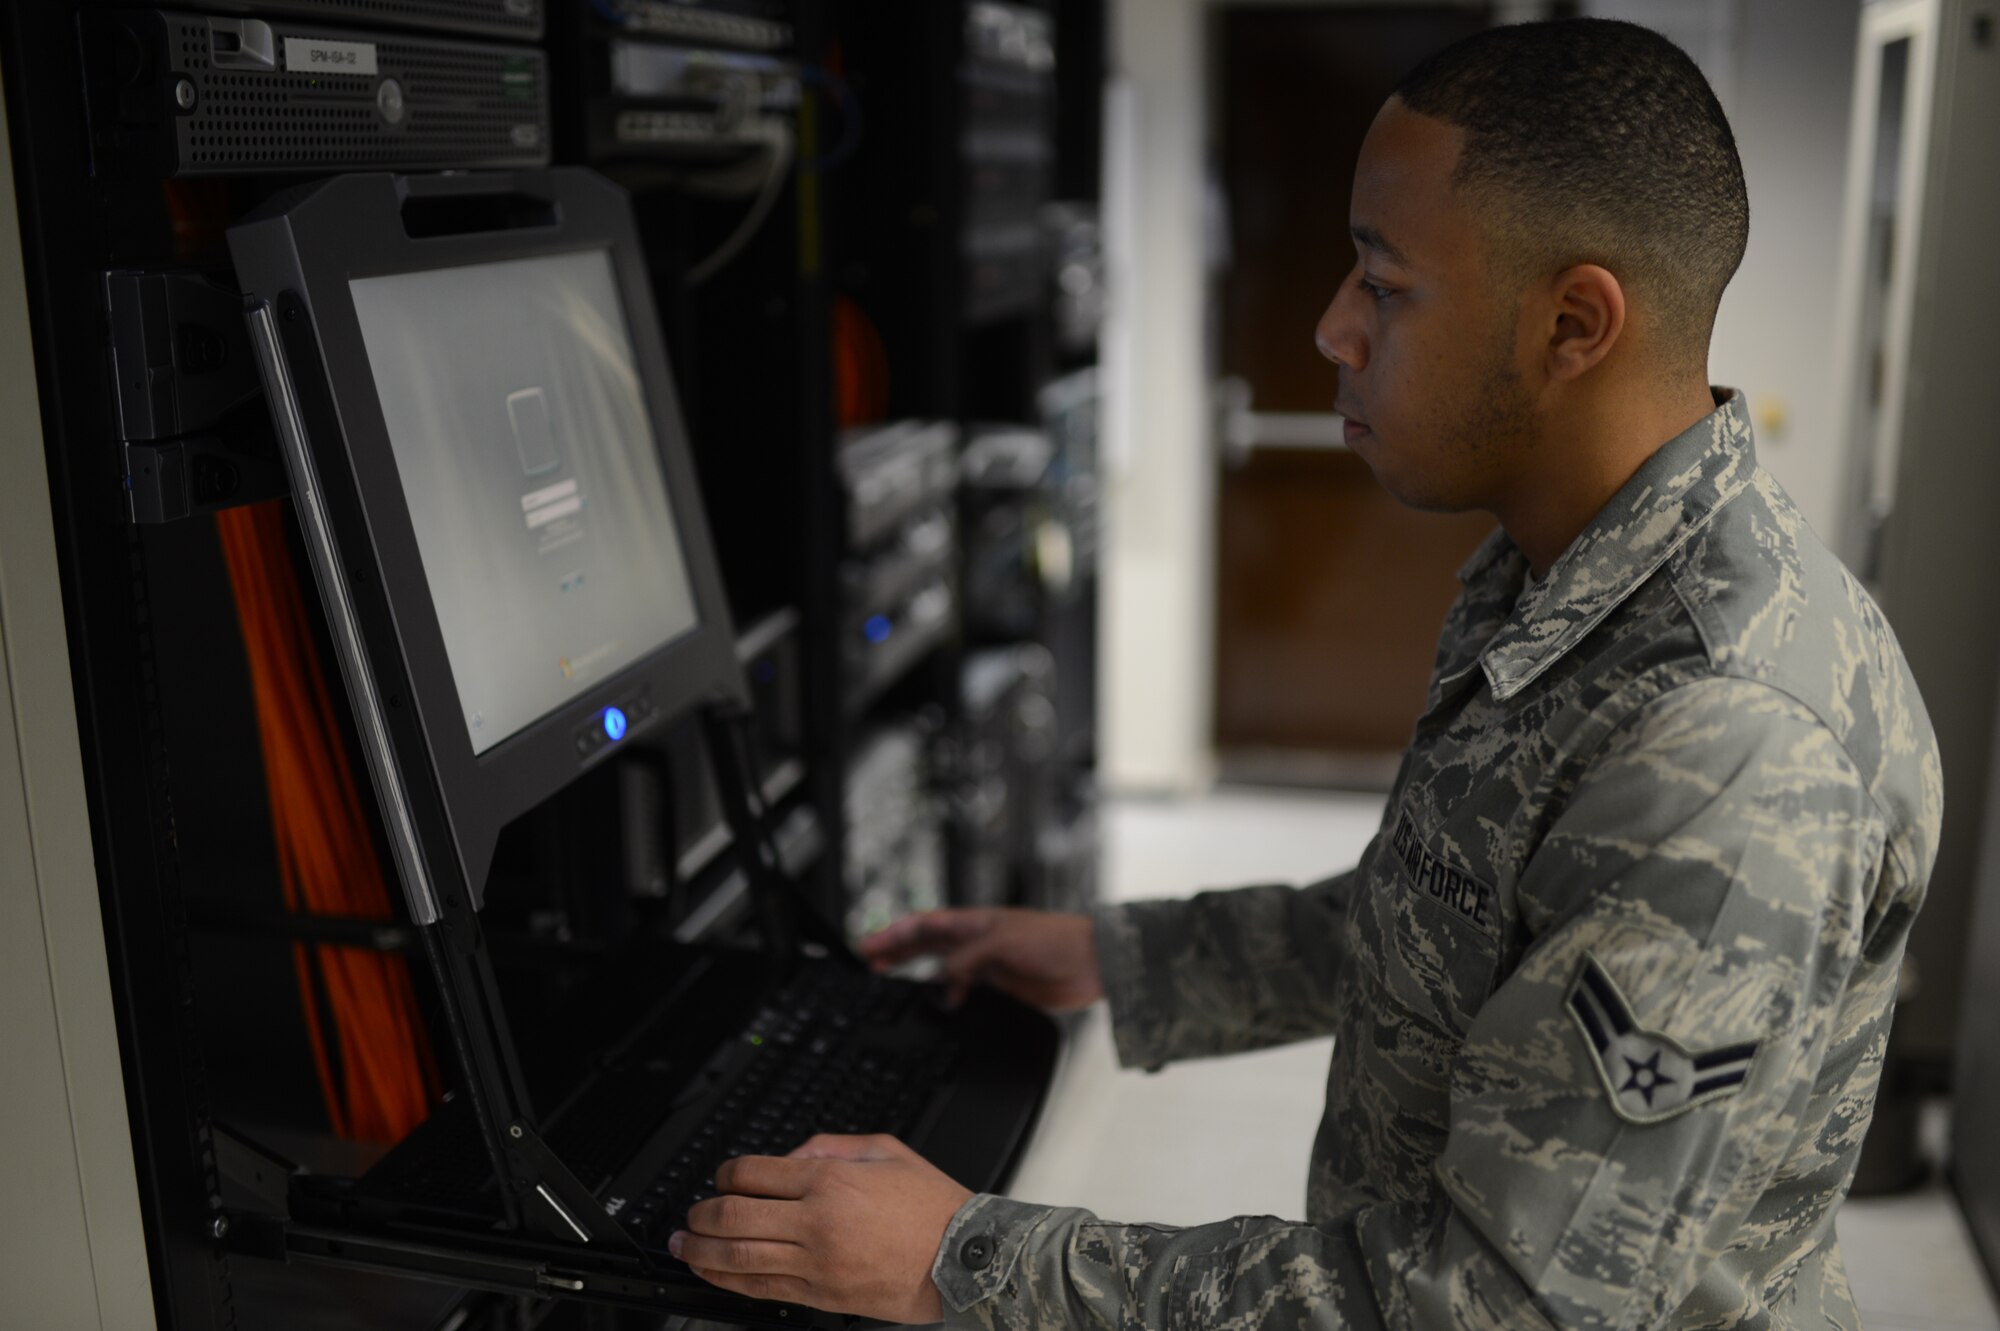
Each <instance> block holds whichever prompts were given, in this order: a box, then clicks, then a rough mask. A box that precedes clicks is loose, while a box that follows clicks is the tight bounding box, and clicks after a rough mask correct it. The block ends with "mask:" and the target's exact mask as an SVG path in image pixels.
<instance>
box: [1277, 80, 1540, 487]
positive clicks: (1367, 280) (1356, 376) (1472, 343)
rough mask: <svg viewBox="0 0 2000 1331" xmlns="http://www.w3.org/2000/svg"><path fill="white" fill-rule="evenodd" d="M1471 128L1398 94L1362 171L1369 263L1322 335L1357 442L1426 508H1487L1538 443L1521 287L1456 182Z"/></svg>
mask: <svg viewBox="0 0 2000 1331" xmlns="http://www.w3.org/2000/svg"><path fill="white" fill-rule="evenodd" d="M1462 137H1463V131H1461V130H1459V129H1457V128H1455V127H1453V126H1450V125H1447V124H1445V123H1444V122H1443V121H1441V120H1433V119H1431V118H1430V117H1428V116H1421V115H1418V114H1416V113H1415V112H1412V111H1409V110H1407V109H1405V108H1404V107H1403V105H1402V104H1401V103H1400V102H1397V101H1395V100H1393V99H1392V100H1391V101H1390V102H1389V104H1388V105H1387V106H1385V107H1383V108H1382V112H1381V114H1380V115H1378V116H1377V117H1376V118H1375V124H1374V126H1373V127H1372V128H1371V129H1370V130H1369V131H1368V138H1367V140H1366V141H1365V142H1364V143H1363V144H1362V145H1361V158H1360V161H1359V162H1358V163H1357V164H1356V166H1355V171H1354V193H1353V205H1352V212H1351V213H1350V217H1349V221H1350V225H1351V227H1352V230H1353V235H1354V244H1355V250H1356V253H1357V256H1358V257H1357V260H1356V263H1355V265H1354V269H1353V271H1352V272H1350V273H1348V275H1347V277H1346V279H1345V280H1344V281H1343V282H1342V283H1341V285H1340V289H1339V290H1338V291H1337V292H1335V293H1334V297H1333V302H1332V303H1331V304H1330V305H1328V306H1327V308H1326V313H1325V314H1323V315H1321V316H1320V321H1319V327H1318V328H1317V329H1316V330H1315V335H1314V341H1316V342H1317V343H1318V345H1319V349H1320V354H1321V355H1323V356H1325V357H1326V358H1327V359H1328V360H1330V361H1333V362H1334V363H1335V364H1336V365H1338V366H1339V367H1340V391H1339V396H1338V398H1337V399H1336V405H1337V409H1338V410H1339V411H1340V413H1341V414H1342V415H1344V416H1346V417H1347V442H1348V445H1349V446H1350V447H1351V448H1353V450H1354V451H1355V452H1356V453H1357V454H1359V455H1360V456H1361V458H1362V460H1363V461H1365V462H1366V463H1367V464H1368V466H1369V468H1370V469H1371V470H1372V471H1373V472H1374V473H1375V478H1376V480H1378V481H1380V482H1381V483H1382V486H1383V487H1384V488H1385V489H1387V490H1388V491H1389V493H1391V494H1393V495H1394V496H1395V497H1396V498H1397V499H1399V500H1401V501H1402V502H1404V503H1405V504H1409V505H1411V506H1412V507H1414V508H1424V509H1435V510H1443V511H1449V512H1457V511H1460V510H1464V509H1472V508H1488V507H1491V506H1492V505H1493V503H1495V502H1496V501H1497V499H1498V497H1499V495H1500V494H1501V493H1502V492H1503V491H1504V489H1505V486H1506V483H1507V476H1508V475H1509V474H1510V473H1511V472H1512V471H1513V470H1514V469H1515V463H1514V460H1515V459H1517V458H1519V457H1520V456H1521V455H1522V454H1523V453H1524V452H1525V451H1526V450H1527V449H1528V448H1529V447H1530V446H1531V445H1532V442H1533V419H1532V406H1531V397H1530V394H1529V389H1528V386H1527V383H1526V381H1525V380H1524V378H1523V375H1522V370H1521V366H1522V364H1523V360H1522V356H1521V355H1520V353H1519V351H1518V350H1517V348H1518V347H1519V345H1520V338H1519V336H1518V334H1519V329H1520V317H1519V303H1518V300H1517V296H1518V293H1517V292H1515V291H1513V290H1511V289H1503V288H1502V285H1501V283H1500V282H1499V280H1498V279H1497V278H1496V276H1495V274H1494V272H1493V271H1492V270H1493V265H1492V264H1490V263H1489V262H1488V259H1487V244H1488V242H1487V237H1486V234H1485V231H1484V230H1483V229H1482V228H1481V227H1480V226H1479V224H1478V222H1477V220H1476V218H1475V217H1474V215H1473V213H1472V211H1471V208H1470V206H1469V205H1468V204H1467V203H1466V202H1465V200H1464V199H1463V198H1462V196H1460V195H1459V194H1458V192H1457V191H1456V190H1454V188H1453V186H1452V183H1451V174H1452V170H1453V168H1454V167H1455V166H1456V165H1457V162H1458V153H1459V144H1460V140H1461V138H1462Z"/></svg>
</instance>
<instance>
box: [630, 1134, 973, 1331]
mask: <svg viewBox="0 0 2000 1331" xmlns="http://www.w3.org/2000/svg"><path fill="white" fill-rule="evenodd" d="M715 1186H716V1190H717V1192H718V1193H720V1194H721V1195H720V1196H716V1197H711V1198H709V1199H708V1200H707V1201H705V1202H697V1203H696V1204H695V1205H694V1206H693V1207H691V1208H689V1210H688V1221H687V1223H688V1227H687V1228H686V1229H685V1230H681V1231H679V1232H677V1233H676V1234H674V1236H673V1237H672V1238H671V1239H670V1240H669V1241H668V1245H667V1246H668V1249H669V1250H670V1251H671V1252H672V1253H673V1254H674V1256H676V1257H678V1258H680V1259H681V1260H682V1261H684V1262H686V1263H687V1264H688V1265H689V1266H690V1267H691V1268H693V1270H694V1273H695V1274H696V1275H698V1276H700V1277H701V1278H702V1279H703V1280H706V1281H708V1282H709V1283H710V1284H712V1285H717V1286H720V1287H721V1288H723V1289H727V1290H733V1291H735V1292H736V1293H738V1294H747V1295H749V1296H750V1297H751V1298H754V1299H776V1300H780V1301H782V1302H785V1303H803V1304H805V1305H807V1306H808V1307H813V1308H819V1309H822V1310H824V1311H826V1312H839V1313H852V1314H855V1315H858V1316H862V1317H872V1318H875V1319H877V1320H880V1321H884V1322H935V1321H938V1320H940V1319H941V1318H942V1317H943V1316H944V1304H943V1301H942V1300H941V1299H940V1297H939V1295H938V1290H937V1286H936V1285H935V1284H934V1283H932V1281H931V1263H932V1261H933V1260H935V1259H936V1257H937V1250H938V1244H939V1243H940V1242H942V1241H943V1239H944V1231H945V1227H946V1226H947V1225H949V1224H950V1223H951V1218H952V1216H954V1215H956V1214H957V1213H958V1208H959V1207H961V1206H963V1205H965V1203H966V1202H967V1201H968V1200H969V1199H970V1198H971V1197H972V1193H971V1191H970V1190H969V1189H966V1188H963V1187H960V1186H959V1185H958V1184H957V1183H954V1182H953V1181H952V1180H951V1179H949V1178H947V1177H945V1175H944V1174H942V1173H940V1172H939V1171H938V1170H937V1169H936V1168H935V1167H934V1166H932V1165H931V1164H930V1163H929V1162H928V1161H926V1160H925V1159H924V1158H923V1157H922V1156H920V1155H918V1154H917V1153H916V1152H915V1151H912V1150H911V1149H910V1148H909V1147H907V1146H905V1145H903V1143H901V1142H899V1141H897V1140H896V1139H895V1138H894V1137H831V1136H820V1137H814V1138H813V1139H812V1140H811V1141H809V1142H807V1143H806V1144H805V1145H803V1146H801V1147H799V1148H798V1149H797V1150H796V1151H793V1152H792V1153H791V1154H790V1155H788V1156H786V1157H784V1158H783V1159H778V1158H776V1157H773V1156H761V1155H746V1156H740V1157H738V1158H737V1159H734V1160H727V1161H724V1162H723V1164H722V1166H721V1168H719V1169H717V1170H716V1171H715Z"/></svg>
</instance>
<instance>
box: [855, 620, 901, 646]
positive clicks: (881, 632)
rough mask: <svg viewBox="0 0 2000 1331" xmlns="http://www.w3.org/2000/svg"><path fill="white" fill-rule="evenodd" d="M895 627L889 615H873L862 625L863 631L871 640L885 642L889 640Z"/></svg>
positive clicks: (863, 634)
mask: <svg viewBox="0 0 2000 1331" xmlns="http://www.w3.org/2000/svg"><path fill="white" fill-rule="evenodd" d="M893 628H894V626H893V625H892V624H890V623H889V617H888V616H887V615H871V616H869V618H868V622H867V623H866V624H863V625H862V626H861V633H862V636H864V637H866V638H867V639H868V641H870V642H874V643H883V642H887V641H889V634H890V632H891V630H892V629H893Z"/></svg>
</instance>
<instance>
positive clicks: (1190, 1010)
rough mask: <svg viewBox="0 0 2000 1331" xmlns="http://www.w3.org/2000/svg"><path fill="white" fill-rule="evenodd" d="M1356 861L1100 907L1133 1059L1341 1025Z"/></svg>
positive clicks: (1118, 1027) (1258, 1044)
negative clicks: (1286, 878)
mask: <svg viewBox="0 0 2000 1331" xmlns="http://www.w3.org/2000/svg"><path fill="white" fill-rule="evenodd" d="M1353 880H1354V873H1353V871H1352V870H1350V871H1348V872H1347V873H1344V874H1339V875H1337V876H1335V877H1333V878H1329V879H1326V880H1325V881H1323V882H1319V883H1315V884H1313V885H1312V886H1310V887H1302V888H1301V887H1284V886H1269V887H1239V888H1236V889H1233V890H1231V891H1224V892H1204V893H1202V894H1200V895H1199V896H1195V897H1191V898H1188V899H1186V900H1180V901H1138V902H1132V903H1129V904H1127V905H1122V906H1106V907H1101V908H1100V909H1099V910H1098V912H1097V965H1098V972H1099V974H1100V975H1102V976H1103V979H1104V992H1105V996H1106V997H1107V998H1108V999H1109V1000H1110V1006H1111V1032H1112V1039H1113V1041H1114V1042H1115V1043H1116V1045H1117V1049H1118V1061H1119V1062H1120V1063H1123V1064H1124V1065H1125V1066H1126V1067H1144V1068H1157V1067H1159V1066H1160V1065H1161V1064H1163V1063H1171V1062H1173V1061H1174V1060H1176V1059H1182V1058H1201V1057H1205V1056H1208V1055H1213V1054H1234V1053H1243V1052H1245V1051H1248V1050H1251V1049H1262V1048H1266V1047H1268V1046H1270V1045H1277V1044H1285V1043H1287V1042H1289V1041H1293V1040H1310V1039H1313V1038H1314V1037H1316V1036H1321V1035H1327V1034H1329V1033H1331V1032H1332V1030H1333V1006H1332V1005H1333V983H1334V976H1335V975H1336V974H1337V972H1338V971H1339V968H1340V964H1341V954H1342V952H1343V942H1342V940H1343V939H1344V937H1345V935H1346V921H1347V894H1348V891H1349V889H1350V887H1351V886H1352V883H1353Z"/></svg>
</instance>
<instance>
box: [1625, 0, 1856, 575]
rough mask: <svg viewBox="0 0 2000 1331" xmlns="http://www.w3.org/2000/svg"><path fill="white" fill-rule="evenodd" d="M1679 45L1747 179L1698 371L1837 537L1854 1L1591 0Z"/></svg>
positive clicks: (1817, 524) (1823, 532)
mask: <svg viewBox="0 0 2000 1331" xmlns="http://www.w3.org/2000/svg"><path fill="white" fill-rule="evenodd" d="M1587 8H1588V9H1589V11H1590V12H1591V13H1594V14H1600V15H1603V16H1605V17H1610V18H1625V19H1631V20H1632V21H1633V22H1636V23H1644V24H1646V25H1647V26H1649V27H1652V28H1655V29H1658V30H1659V31H1661V32H1664V33H1665V34H1666V35H1667V36H1669V37H1671V38H1673V39H1674V40H1675V41H1677V42H1679V43H1680V44H1681V46H1682V47H1683V48H1685V49H1686V50H1687V52H1688V54H1690V55H1692V56H1693V57H1694V58H1695V60H1696V62H1697V63H1699V64H1700V65H1701V66H1702V69H1703V71H1704V72H1705V73H1707V75H1708V76H1709V80H1710V82H1711V83H1713V84H1714V85H1715V90H1716V95H1717V97H1718V98H1720V100H1721V102H1722V105H1723V109H1724V111H1726V112H1727V113H1728V115H1729V122H1730V126H1731V128H1732V129H1733V130H1734V131H1735V133H1736V148H1737V152H1738V153H1739V154H1740V155H1741V156H1742V158H1743V174H1744V178H1745V180H1746V181H1747V182H1748V184H1749V187H1750V248H1749V251H1748V252H1747V253H1746V254H1745V255H1744V256H1743V267H1742V268H1741V269H1739V270H1738V272H1737V274H1736V280H1735V281H1734V282H1732V283H1731V284H1730V286H1729V291H1728V294H1727V295H1725V296H1724V297H1723V301H1722V310H1721V312H1720V314H1719V315H1718V316H1717V318H1716V326H1715V340H1714V342H1713V343H1712V344H1711V345H1710V350H1709V362H1708V364H1709V377H1710V378H1711V379H1713V380H1714V381H1715V382H1716V383H1721V384H1729V385H1731V386H1732V387H1735V388H1741V389H1742V390H1744V391H1745V392H1746V393H1748V394H1749V395H1750V405H1751V411H1752V414H1753V415H1754V417H1755V419H1756V425H1757V452H1758V457H1759V458H1760V459H1761V460H1762V461H1763V463H1764V465H1765V466H1766V467H1768V468H1769V469H1770V471H1771V473H1772V474H1773V475H1774V476H1776V477H1777V478H1778V480H1779V481H1780V482H1781V483H1782V484H1783V485H1784V487H1785V488H1786V489H1787V490H1789V491H1790V492H1791V495H1792V498H1793V499H1794V500H1796V501H1797V502H1798V505H1799V508H1800V509H1801V510H1802V511H1803V512H1804V513H1805V515H1806V520H1807V521H1808V522H1810V523H1811V524H1812V527H1813V530H1814V531H1816V532H1818V533H1819V535H1820V537H1821V538H1822V539H1823V540H1826V541H1828V542H1829V543H1831V542H1832V541H1834V540H1835V539H1837V537H1838V532H1837V530H1836V524H1837V521H1838V517H1839V511H1840V478H1841V471H1842V468H1843V466H1844V465H1845V458H1846V451H1847V450H1846V445H1845V443H1844V442H1843V441H1841V440H1838V439H1836V438H1834V430H1835V428H1836V422H1837V420H1838V416H1839V413H1838V410H1837V406H1838V403H1837V396H1838V389H1837V388H1836V385H1835V383H1834V345H1833V342H1834V306H1835V302H1836V298H1837V290H1838V286H1839V283H1838V281H1837V274H1838V272H1839V267H1840V222H1841V208H1842V203H1843V200H1844V194H1845V181H1846V169H1847V120H1848V106H1849V102H1850V100H1851V98H1852V96H1853V82H1854V44H1855V36H1856V33H1857V31H1858V30H1859V26H1860V13H1861V11H1860V6H1859V4H1858V3H1854V0H1597V3H1594V4H1591V5H1589V6H1587Z"/></svg>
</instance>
